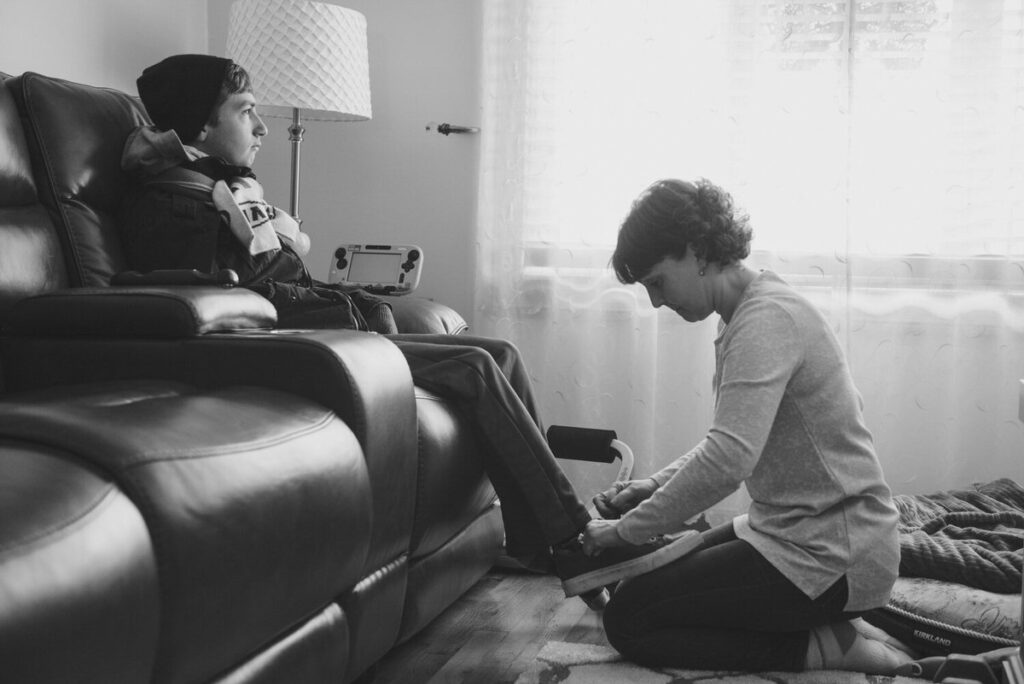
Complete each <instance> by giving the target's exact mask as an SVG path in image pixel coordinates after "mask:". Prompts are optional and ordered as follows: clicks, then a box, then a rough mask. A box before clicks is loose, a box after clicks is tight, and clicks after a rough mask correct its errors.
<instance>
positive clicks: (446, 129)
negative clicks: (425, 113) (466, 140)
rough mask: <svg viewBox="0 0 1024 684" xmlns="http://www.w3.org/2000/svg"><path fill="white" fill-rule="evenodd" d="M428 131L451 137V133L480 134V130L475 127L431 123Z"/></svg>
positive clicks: (428, 125)
mask: <svg viewBox="0 0 1024 684" xmlns="http://www.w3.org/2000/svg"><path fill="white" fill-rule="evenodd" d="M427 130H428V131H435V130H436V131H437V132H438V133H440V134H441V135H449V134H451V133H479V132H480V129H479V128H477V127H475V126H455V125H453V124H450V123H443V124H437V123H434V122H433V121H431V122H430V123H428V124H427Z"/></svg>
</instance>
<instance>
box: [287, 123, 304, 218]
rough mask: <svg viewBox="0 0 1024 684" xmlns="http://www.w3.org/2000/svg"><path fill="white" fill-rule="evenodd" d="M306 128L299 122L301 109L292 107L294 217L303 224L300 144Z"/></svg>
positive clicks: (291, 136)
mask: <svg viewBox="0 0 1024 684" xmlns="http://www.w3.org/2000/svg"><path fill="white" fill-rule="evenodd" d="M305 132H306V129H305V128H303V127H302V124H301V123H300V122H299V110H298V109H297V108H292V125H291V126H289V127H288V140H290V141H291V143H292V210H291V214H292V218H293V219H295V221H296V222H297V223H298V224H299V225H300V226H301V225H302V219H300V218H299V146H300V145H301V144H302V134H303V133H305Z"/></svg>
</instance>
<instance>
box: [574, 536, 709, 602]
mask: <svg viewBox="0 0 1024 684" xmlns="http://www.w3.org/2000/svg"><path fill="white" fill-rule="evenodd" d="M700 539H701V537H700V534H699V533H698V532H687V533H684V534H683V535H682V536H679V537H659V538H656V539H653V540H651V541H649V542H647V543H646V544H641V545H632V544H631V545H629V546H619V547H616V548H612V549H604V550H603V551H601V553H599V554H597V555H596V556H587V555H584V553H583V547H582V546H581V545H580V543H579V541H577V540H573V541H570V542H567V543H565V544H562V545H561V546H558V547H556V548H555V549H554V560H555V572H556V574H557V575H558V576H559V578H561V580H562V590H563V591H564V592H565V595H566V596H576V595H579V594H583V593H584V592H586V591H589V590H592V589H597V588H599V587H604V586H606V585H608V584H612V583H614V582H618V581H619V580H624V579H626V578H629V577H635V576H637V575H642V574H644V573H645V572H650V571H651V570H655V569H657V568H660V567H661V566H663V565H667V564H668V563H671V562H672V561H674V560H676V559H677V558H681V557H683V556H685V555H686V554H688V553H689V552H691V551H693V550H694V549H695V548H697V547H698V546H699V545H700Z"/></svg>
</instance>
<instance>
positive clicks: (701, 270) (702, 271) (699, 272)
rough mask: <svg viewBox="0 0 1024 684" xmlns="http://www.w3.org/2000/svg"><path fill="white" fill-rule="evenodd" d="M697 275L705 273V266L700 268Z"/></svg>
mask: <svg viewBox="0 0 1024 684" xmlns="http://www.w3.org/2000/svg"><path fill="white" fill-rule="evenodd" d="M697 275H699V276H702V275H704V269H703V268H702V269H700V271H698V272H697Z"/></svg>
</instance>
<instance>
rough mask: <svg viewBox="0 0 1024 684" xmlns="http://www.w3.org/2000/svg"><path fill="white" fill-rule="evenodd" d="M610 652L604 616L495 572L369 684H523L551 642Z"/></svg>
mask: <svg viewBox="0 0 1024 684" xmlns="http://www.w3.org/2000/svg"><path fill="white" fill-rule="evenodd" d="M551 640H556V641H570V642H575V643H590V644H607V643H608V642H607V640H606V639H605V637H604V629H603V627H602V626H601V616H600V613H595V612H593V611H591V610H590V609H588V608H587V607H586V605H585V604H584V603H583V601H581V600H580V599H578V598H574V599H567V598H565V595H564V594H563V593H562V590H561V587H560V585H559V583H558V580H557V579H556V578H554V577H551V576H541V575H528V574H520V573H510V572H504V571H500V570H498V571H494V572H492V573H490V574H488V575H486V576H485V577H484V578H483V579H482V580H480V582H478V583H477V584H476V585H475V586H474V587H473V588H472V589H470V590H469V592H468V593H467V594H466V595H465V596H463V597H462V598H461V599H460V600H459V601H458V602H456V603H455V604H454V605H452V606H451V607H450V608H449V609H448V610H447V611H445V612H444V613H442V614H441V615H440V616H439V617H438V618H437V619H435V620H434V621H433V622H432V623H431V624H430V625H429V626H428V627H427V628H426V629H425V630H423V631H422V632H420V633H419V634H417V635H416V636H415V637H413V638H412V639H410V640H409V641H408V642H406V643H405V644H403V645H401V646H399V647H398V648H395V649H393V650H392V651H391V652H390V653H389V654H388V655H387V656H385V658H384V659H383V660H381V661H380V662H379V663H378V664H377V665H376V666H375V668H374V669H373V670H372V671H371V672H369V673H367V675H369V676H366V677H364V678H363V679H362V680H361V681H366V682H372V683H373V684H394V683H398V682H401V683H403V684H406V683H407V684H441V683H442V682H453V683H455V682H458V683H466V684H477V683H479V684H504V683H509V684H511V682H515V680H516V678H517V677H518V676H519V674H520V673H521V672H523V670H525V669H526V668H527V667H528V666H529V665H530V664H531V663H532V662H533V659H534V656H536V655H537V652H538V651H539V650H540V649H541V647H542V646H543V645H544V644H545V643H547V642H548V641H551Z"/></svg>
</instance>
